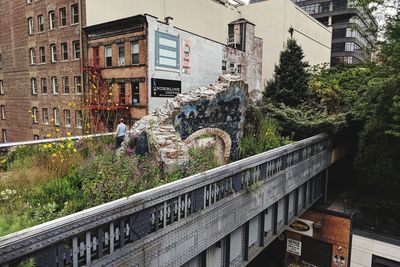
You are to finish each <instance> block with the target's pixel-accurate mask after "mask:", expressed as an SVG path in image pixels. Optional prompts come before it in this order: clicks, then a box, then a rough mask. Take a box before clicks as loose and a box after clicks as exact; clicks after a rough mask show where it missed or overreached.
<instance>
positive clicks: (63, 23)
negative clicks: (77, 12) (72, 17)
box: [60, 7, 67, 27]
mask: <svg viewBox="0 0 400 267" xmlns="http://www.w3.org/2000/svg"><path fill="white" fill-rule="evenodd" d="M64 26H67V9H66V8H65V7H63V8H60V27H64Z"/></svg>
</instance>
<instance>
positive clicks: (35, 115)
mask: <svg viewBox="0 0 400 267" xmlns="http://www.w3.org/2000/svg"><path fill="white" fill-rule="evenodd" d="M38 116H39V111H38V108H37V107H33V108H32V120H33V123H35V124H37V123H39V118H38Z"/></svg>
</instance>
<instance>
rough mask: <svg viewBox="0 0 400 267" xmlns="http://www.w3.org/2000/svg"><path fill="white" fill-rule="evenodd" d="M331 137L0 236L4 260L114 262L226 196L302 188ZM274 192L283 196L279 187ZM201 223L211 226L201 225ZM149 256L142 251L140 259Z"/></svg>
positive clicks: (324, 157)
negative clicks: (144, 255) (260, 190)
mask: <svg viewBox="0 0 400 267" xmlns="http://www.w3.org/2000/svg"><path fill="white" fill-rule="evenodd" d="M329 145H330V141H329V137H328V135H326V134H321V135H317V136H313V137H311V138H308V139H305V140H302V141H299V142H295V143H292V144H289V145H286V146H282V147H279V148H276V149H273V150H270V151H268V152H264V153H261V154H258V155H255V156H252V157H249V158H246V159H243V160H239V161H236V162H233V163H230V164H227V165H224V166H221V167H218V168H215V169H212V170H209V171H206V172H204V173H200V174H196V175H193V176H191V177H188V178H185V179H182V180H179V181H176V182H173V183H169V184H166V185H163V186H160V187H157V188H153V189H150V190H147V191H144V192H140V193H137V194H134V195H132V196H130V197H127V198H122V199H118V200H115V201H113V202H109V203H106V204H103V205H100V206H97V207H94V208H91V209H87V210H84V211H81V212H78V213H75V214H72V215H69V216H66V217H63V218H60V219H56V220H53V221H50V222H47V223H44V224H41V225H38V226H35V227H32V228H29V229H26V230H23V231H20V232H17V233H14V234H10V235H7V236H4V237H1V238H0V266H2V267H3V266H14V265H16V264H18V263H19V262H21V261H23V260H26V259H28V258H30V257H32V258H34V259H35V261H36V265H35V266H37V267H40V266H74V267H76V266H84V265H96V264H97V265H103V266H109V265H110V264H111V265H112V264H113V262H114V261H118V260H120V257H121V253H124V254H129V253H130V254H131V256H132V255H134V254H133V253H132V252H129V249H128V251H125V250H126V249H127V248H130V249H131V250H132V249H137V246H141V247H142V249H141V251H144V250H145V248H149V246H150V245H151V242H153V241H155V240H157V239H158V237H157V236H158V235H163V236H164V237H165V236H166V235H167V236H168V238H169V240H170V241H171V242H172V241H173V239H174V238H175V237H174V235H170V234H171V233H172V232H173V231H177V230H179V229H180V228H182V229H184V227H185V225H188V224H189V223H190V222H193V221H194V220H197V219H196V218H198V216H206V215H207V213H209V212H210V211H213V212H214V210H215V212H220V210H217V209H219V208H221V207H219V205H220V204H221V203H230V202H231V203H233V202H234V200H235V198H237V197H239V196H243V195H246V194H247V195H248V193H249V192H250V191H252V190H254V189H257V188H261V187H262V190H266V189H265V188H268V186H273V187H276V186H277V185H275V183H276V182H277V181H278V180H279V179H283V180H282V181H284V184H285V185H284V191H282V194H285V193H284V192H286V190H294V189H296V188H297V187H298V186H299V185H300V184H302V183H304V182H307V181H308V180H309V179H311V178H312V177H314V176H315V175H316V174H318V173H319V172H321V171H323V170H324V169H325V168H327V167H328V166H329V164H330V153H329V151H330V147H329ZM297 176H299V178H297ZM282 177H283V178H282ZM285 177H286V178H285ZM320 180H321V179H314V180H313V182H312V183H308V184H307V185H308V186H309V188H310V189H309V192H310V193H307V194H310V197H311V195H315V196H314V197H311V198H310V203H311V200H315V199H316V197H317V196H318V194H319V193H318V194H317V193H315V192H317V191H318V190H316V188H321V187H322V185H321V181H320ZM296 181H297V182H296ZM279 183H280V184H281V183H282V182H281V180H279ZM311 188H314V189H313V190H314V191H313V190H312V189H311ZM310 190H311V191H310ZM306 191H307V190H306ZM288 192H290V191H288ZM304 192H305V191H304ZM307 192H308V191H307ZM313 192H314V193H313ZM304 194H306V193H304ZM283 196H284V195H283ZM304 196H305V195H304ZM275 197H282V196H278V195H277V194H275ZM297 197H298V196H297ZM271 199H273V197H272V196H271ZM304 199H305V198H304ZM304 207H306V206H304ZM221 212H222V210H221ZM220 214H222V213H220ZM286 221H287V219H286ZM238 223H240V222H238ZM202 230H205V229H199V230H198V231H202ZM182 235H184V234H182ZM177 238H178V237H177ZM178 243H179V244H180V242H178ZM178 243H177V244H178ZM185 244H186V243H185ZM181 245H183V243H182V244H181ZM175 249H176V250H179V247H176V248H175ZM198 249H204V248H202V247H199V248H198ZM191 253H192V254H191V255H189V254H188V255H186V256H184V257H182V256H180V258H179V259H177V260H175V259H174V263H173V264H172V265H177V263H179V264H183V263H185V262H186V261H187V260H188V259H190V258H187V257H189V256H193V253H197V252H196V251H193V250H192V251H191ZM148 256H149V257H151V255H148ZM136 260H137V261H139V260H140V261H142V259H139V258H137V259H136ZM144 262H145V263H144ZM169 262H171V261H169ZM130 264H133V263H132V262H130ZM148 264H149V263H148V262H147V260H144V259H143V261H142V262H141V263H138V266H147V265H148ZM161 265H162V264H161ZM167 265H168V264H167Z"/></svg>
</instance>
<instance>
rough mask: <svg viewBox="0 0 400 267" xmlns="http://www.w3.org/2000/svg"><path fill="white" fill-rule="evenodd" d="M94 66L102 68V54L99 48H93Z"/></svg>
mask: <svg viewBox="0 0 400 267" xmlns="http://www.w3.org/2000/svg"><path fill="white" fill-rule="evenodd" d="M93 66H94V67H98V66H100V53H99V48H98V47H93Z"/></svg>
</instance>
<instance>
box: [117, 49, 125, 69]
mask: <svg viewBox="0 0 400 267" xmlns="http://www.w3.org/2000/svg"><path fill="white" fill-rule="evenodd" d="M117 47H118V66H125V44H118V46H117ZM121 52H122V53H121Z"/></svg>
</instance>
